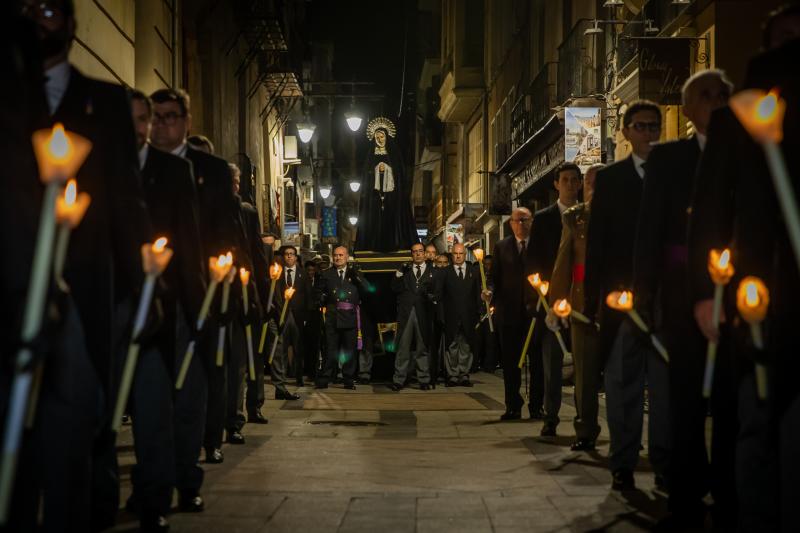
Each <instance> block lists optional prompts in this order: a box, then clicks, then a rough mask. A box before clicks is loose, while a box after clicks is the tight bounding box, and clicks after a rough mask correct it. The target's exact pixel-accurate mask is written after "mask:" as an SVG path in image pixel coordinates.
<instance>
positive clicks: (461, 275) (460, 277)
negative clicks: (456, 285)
mask: <svg viewBox="0 0 800 533" xmlns="http://www.w3.org/2000/svg"><path fill="white" fill-rule="evenodd" d="M458 277H459V279H462V280H463V279H464V271H463V270H461V267H458Z"/></svg>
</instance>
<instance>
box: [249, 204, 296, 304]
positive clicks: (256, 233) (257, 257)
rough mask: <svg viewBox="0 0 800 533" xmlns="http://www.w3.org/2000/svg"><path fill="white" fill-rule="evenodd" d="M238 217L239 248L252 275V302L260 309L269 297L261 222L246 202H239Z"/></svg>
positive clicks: (254, 209) (256, 211) (267, 271)
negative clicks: (247, 262)
mask: <svg viewBox="0 0 800 533" xmlns="http://www.w3.org/2000/svg"><path fill="white" fill-rule="evenodd" d="M240 215H241V216H240V222H239V225H240V227H241V228H242V231H240V235H241V237H240V238H242V239H244V242H243V243H242V244H240V245H239V247H240V249H246V251H247V256H248V257H249V261H250V272H251V273H252V275H251V276H250V283H251V284H253V285H251V287H252V292H253V293H254V297H255V299H254V301H255V303H256V304H257V305H258V306H259V307H260V306H261V305H262V303H263V304H264V305H266V303H267V296H268V295H269V259H268V258H267V252H266V250H265V249H264V243H263V242H261V220H260V218H259V216H258V210H257V209H256V208H255V207H254V206H253V205H251V204H249V203H247V202H241V205H240ZM281 294H283V293H281ZM290 305H291V304H290ZM273 309H274V308H273ZM262 311H265V310H262Z"/></svg>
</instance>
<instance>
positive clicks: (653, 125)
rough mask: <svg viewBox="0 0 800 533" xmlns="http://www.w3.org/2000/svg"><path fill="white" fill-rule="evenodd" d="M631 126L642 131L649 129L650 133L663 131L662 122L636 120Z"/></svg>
mask: <svg viewBox="0 0 800 533" xmlns="http://www.w3.org/2000/svg"><path fill="white" fill-rule="evenodd" d="M631 128H633V129H635V130H636V131H638V132H642V131H645V130H647V131H649V132H650V133H659V132H660V131H661V123H660V122H634V123H632V124H631Z"/></svg>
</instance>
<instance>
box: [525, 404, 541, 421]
mask: <svg viewBox="0 0 800 533" xmlns="http://www.w3.org/2000/svg"><path fill="white" fill-rule="evenodd" d="M528 412H529V413H530V414H531V420H544V409H542V408H541V407H540V408H538V409H533V410H530V411H528Z"/></svg>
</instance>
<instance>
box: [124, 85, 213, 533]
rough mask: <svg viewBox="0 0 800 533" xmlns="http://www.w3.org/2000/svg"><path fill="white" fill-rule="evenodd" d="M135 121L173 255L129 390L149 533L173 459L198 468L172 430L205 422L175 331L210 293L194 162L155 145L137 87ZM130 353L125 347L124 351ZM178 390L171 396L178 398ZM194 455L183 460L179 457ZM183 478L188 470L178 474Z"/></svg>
mask: <svg viewBox="0 0 800 533" xmlns="http://www.w3.org/2000/svg"><path fill="white" fill-rule="evenodd" d="M131 108H132V112H133V123H134V127H135V128H136V141H137V146H138V148H139V164H140V167H141V170H142V177H143V185H144V191H145V199H146V200H147V207H148V212H149V213H150V216H151V219H152V222H153V230H154V234H155V235H156V236H157V237H162V236H163V237H166V238H167V242H168V245H169V247H170V248H172V250H173V252H174V255H173V259H172V260H171V261H170V264H169V265H168V267H167V270H166V271H165V272H164V274H163V275H162V276H161V280H162V281H163V286H165V287H166V290H164V291H162V292H161V294H160V303H161V305H162V309H163V316H164V318H163V322H162V324H161V328H160V329H159V332H158V335H157V336H156V337H155V338H154V339H153V341H152V342H150V343H148V344H147V345H145V346H143V347H142V350H141V352H140V355H139V361H138V363H137V367H136V377H135V379H134V382H133V387H132V389H131V395H130V404H129V405H130V412H131V417H132V421H133V437H134V447H135V450H136V465H135V466H134V468H133V469H132V471H131V481H132V483H133V494H134V495H133V496H132V497H131V500H129V507H132V508H134V509H135V510H137V512H138V513H139V518H140V521H141V527H142V530H144V531H158V530H159V528H160V529H161V530H164V529H165V528H166V527H167V525H166V524H167V522H166V515H167V513H168V512H169V509H170V507H171V505H172V490H173V488H174V486H175V479H176V477H177V475H176V464H181V465H182V466H185V465H192V466H189V468H190V469H194V468H196V466H194V465H193V462H192V459H191V456H193V455H194V454H196V447H195V446H194V445H193V446H191V447H189V448H188V449H180V450H176V448H175V442H176V440H177V442H182V443H185V442H191V440H190V439H187V438H185V437H181V436H179V437H178V438H177V439H176V438H175V437H176V436H175V428H185V427H187V424H186V422H185V421H183V422H182V421H181V420H179V419H173V417H174V416H177V415H180V416H188V417H189V418H191V419H202V418H203V417H204V416H205V405H204V403H203V402H200V401H198V398H194V397H191V394H192V392H193V391H192V387H184V388H183V389H181V390H180V391H177V392H176V391H175V390H174V389H175V387H174V381H175V379H174V378H175V376H176V372H175V341H176V339H175V334H176V332H177V320H178V317H177V315H178V313H181V314H182V317H181V319H182V320H185V321H186V322H188V323H194V322H195V321H196V320H197V315H198V313H199V312H200V306H201V305H202V300H203V295H204V293H205V270H204V257H203V255H202V251H201V246H200V233H199V229H198V220H197V193H196V191H195V185H194V177H193V176H192V168H191V163H189V162H188V161H186V160H185V159H183V158H180V157H177V156H174V155H172V154H168V153H166V152H162V151H161V150H158V149H157V148H154V147H152V146H150V144H149V142H148V141H149V138H150V129H151V119H152V102H151V101H150V99H149V98H148V97H147V96H146V95H145V94H144V93H142V92H140V91H133V93H132V94H131ZM121 353H123V354H126V353H127V350H123V351H121ZM173 394H174V401H173ZM186 453H188V454H190V458H189V460H182V459H181V457H180V455H181V454H186ZM179 475H180V476H181V477H185V476H191V475H192V474H191V473H188V474H187V473H181V474H179Z"/></svg>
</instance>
